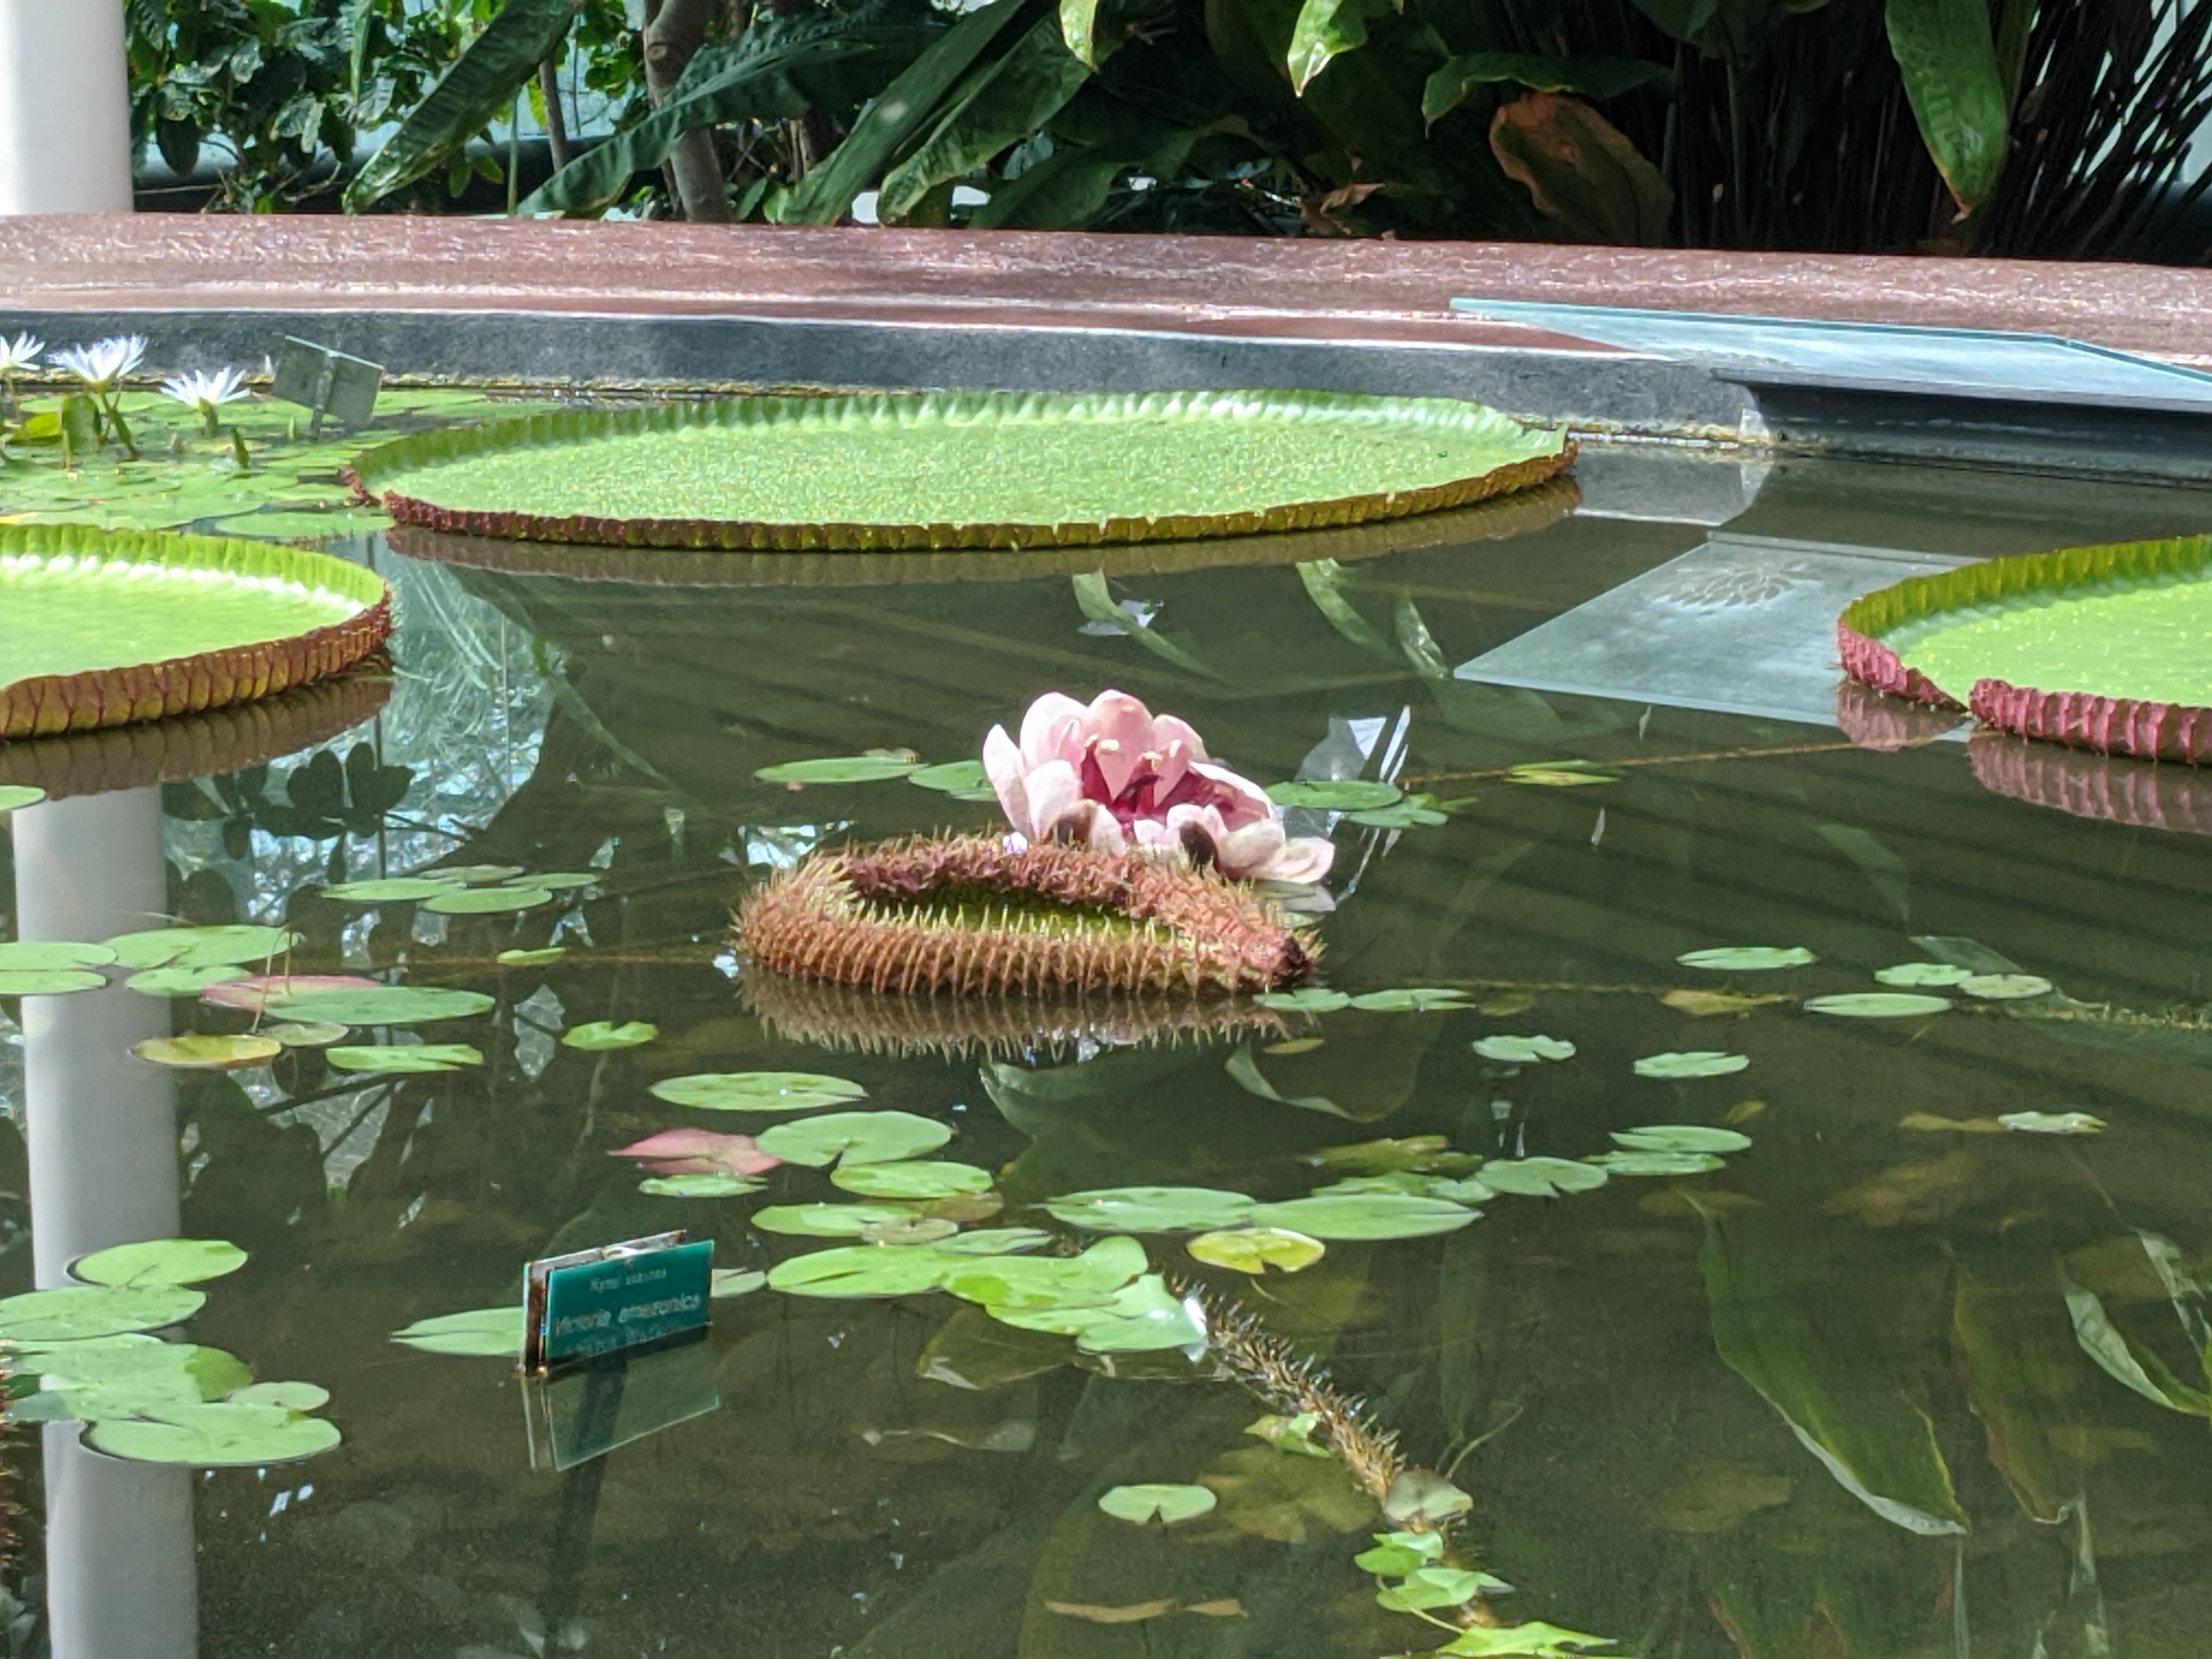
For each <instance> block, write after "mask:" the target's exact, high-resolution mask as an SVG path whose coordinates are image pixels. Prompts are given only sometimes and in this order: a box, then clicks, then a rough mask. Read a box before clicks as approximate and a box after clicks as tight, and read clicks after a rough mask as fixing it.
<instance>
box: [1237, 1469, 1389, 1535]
mask: <svg viewBox="0 0 2212 1659" xmlns="http://www.w3.org/2000/svg"><path fill="white" fill-rule="evenodd" d="M1199 1480H1200V1481H1202V1482H1204V1483H1205V1485H1206V1486H1208V1487H1211V1488H1212V1491H1213V1492H1218V1494H1219V1495H1220V1498H1221V1516H1222V1519H1223V1520H1224V1521H1225V1522H1227V1523H1228V1524H1229V1525H1230V1526H1231V1527H1233V1528H1236V1529H1237V1531H1238V1532H1241V1533H1243V1534H1246V1535H1247V1536H1249V1537H1254V1538H1267V1539H1272V1540H1273V1541H1275V1542H1276V1543H1279V1544H1303V1543H1304V1542H1305V1541H1306V1539H1307V1537H1308V1535H1309V1534H1310V1533H1311V1532H1312V1531H1314V1530H1316V1529H1318V1530H1320V1531H1323V1532H1330V1533H1344V1532H1353V1531H1356V1530H1358V1528H1363V1527H1365V1526H1368V1525H1370V1523H1371V1522H1373V1520H1374V1518H1375V1511H1374V1510H1373V1508H1372V1507H1371V1506H1370V1504H1369V1502H1368V1500H1367V1498H1366V1497H1365V1495H1364V1494H1363V1493H1362V1492H1360V1490H1359V1489H1358V1487H1357V1486H1353V1485H1352V1481H1351V1480H1349V1479H1348V1478H1347V1477H1346V1474H1345V1473H1344V1471H1343V1470H1341V1469H1340V1468H1337V1467H1336V1464H1335V1463H1334V1461H1333V1460H1332V1461H1328V1462H1324V1461H1322V1460H1319V1459H1308V1458H1303V1457H1285V1456H1284V1455H1282V1454H1281V1453H1280V1452H1278V1451H1276V1450H1274V1449H1272V1448H1270V1447H1267V1446H1244V1447H1240V1448H1238V1449H1237V1450H1235V1451H1231V1452H1225V1453H1223V1454H1222V1455H1220V1456H1219V1457H1217V1458H1216V1459H1214V1461H1213V1462H1212V1464H1211V1465H1209V1466H1208V1467H1207V1468H1206V1471H1205V1473H1204V1474H1200V1476H1199Z"/></svg>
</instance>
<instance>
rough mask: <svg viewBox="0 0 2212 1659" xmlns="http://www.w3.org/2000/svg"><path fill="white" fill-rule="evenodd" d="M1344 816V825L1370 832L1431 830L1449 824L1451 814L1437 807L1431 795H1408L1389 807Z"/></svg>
mask: <svg viewBox="0 0 2212 1659" xmlns="http://www.w3.org/2000/svg"><path fill="white" fill-rule="evenodd" d="M1344 816H1345V821H1346V823H1357V824H1360V825H1363V826H1364V827H1365V828H1367V829H1435V828H1436V827H1437V825H1438V824H1440V823H1450V822H1451V814H1450V813H1449V812H1446V811H1443V810H1442V809H1441V808H1439V807H1438V806H1437V804H1436V797H1435V796H1433V795H1408V796H1407V797H1406V799H1403V800H1401V801H1395V802H1393V803H1392V804H1391V805H1389V806H1371V807H1366V808H1364V809H1362V810H1361V811H1357V812H1347V813H1346V814H1345V815H1344Z"/></svg>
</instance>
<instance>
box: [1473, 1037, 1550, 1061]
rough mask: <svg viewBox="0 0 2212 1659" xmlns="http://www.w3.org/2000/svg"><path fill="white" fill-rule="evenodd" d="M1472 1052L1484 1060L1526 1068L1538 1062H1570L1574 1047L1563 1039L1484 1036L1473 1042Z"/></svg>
mask: <svg viewBox="0 0 2212 1659" xmlns="http://www.w3.org/2000/svg"><path fill="white" fill-rule="evenodd" d="M1474 1052H1475V1053H1477V1054H1480V1055H1481V1056H1482V1057H1483V1058H1484V1059H1485V1060H1504V1061H1506V1062H1508V1063H1509V1064H1511V1065H1516V1066H1528V1065H1533V1064H1534V1063H1535V1062H1536V1061H1538V1060H1572V1059H1573V1058H1574V1057H1575V1045H1574V1044H1573V1043H1571V1042H1568V1041H1567V1040H1566V1039H1565V1037H1553V1036H1486V1037H1479V1038H1477V1039H1476V1040H1475V1044H1474Z"/></svg>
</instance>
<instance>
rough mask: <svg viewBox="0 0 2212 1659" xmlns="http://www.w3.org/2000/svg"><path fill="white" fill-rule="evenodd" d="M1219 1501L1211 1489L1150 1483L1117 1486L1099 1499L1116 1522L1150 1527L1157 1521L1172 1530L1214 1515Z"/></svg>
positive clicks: (1103, 1507)
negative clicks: (1182, 1524) (1214, 1509)
mask: <svg viewBox="0 0 2212 1659" xmlns="http://www.w3.org/2000/svg"><path fill="white" fill-rule="evenodd" d="M1218 1501H1219V1500H1218V1498H1215V1496H1214V1494H1213V1490H1212V1487H1210V1486H1168V1485H1164V1484H1160V1483H1157V1482H1146V1483H1144V1484H1141V1485H1138V1486H1115V1487H1114V1488H1113V1489H1112V1490H1110V1491H1109V1492H1105V1493H1104V1494H1103V1495H1102V1496H1101V1497H1100V1498H1099V1499H1098V1507H1099V1508H1100V1509H1102V1510H1104V1511H1105V1512H1106V1513H1107V1514H1109V1515H1110V1516H1113V1517H1114V1518H1115V1520H1116V1521H1127V1522H1131V1523H1132V1524H1133V1525H1135V1526H1139V1527H1142V1526H1148V1525H1150V1524H1151V1523H1152V1522H1155V1521H1157V1522H1159V1523H1160V1525H1162V1526H1164V1527H1172V1526H1174V1525H1175V1524H1176V1522H1180V1521H1195V1520H1197V1519H1198V1517H1199V1516H1201V1515H1206V1514H1210V1513H1211V1512H1212V1509H1213V1506H1214V1504H1216V1503H1218Z"/></svg>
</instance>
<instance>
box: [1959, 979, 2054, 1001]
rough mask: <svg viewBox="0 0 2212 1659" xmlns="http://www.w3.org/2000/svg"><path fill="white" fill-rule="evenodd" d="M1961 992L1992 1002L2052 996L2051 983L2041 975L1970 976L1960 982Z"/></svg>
mask: <svg viewBox="0 0 2212 1659" xmlns="http://www.w3.org/2000/svg"><path fill="white" fill-rule="evenodd" d="M1959 989H1960V992H1961V993H1962V994H1965V995H1966V996H1970V997H1980V998H1982V999H1984V1000H1986V1001H1990V1002H2016V1001H2018V1000H2021V998H2023V997H2043V996H2049V995H2050V994H2051V981H2049V980H2047V979H2045V978H2044V977H2043V975H2040V974H1970V975H1967V976H1966V978H1965V979H1962V980H1960V981H1959Z"/></svg>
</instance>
